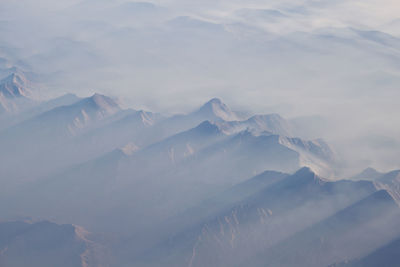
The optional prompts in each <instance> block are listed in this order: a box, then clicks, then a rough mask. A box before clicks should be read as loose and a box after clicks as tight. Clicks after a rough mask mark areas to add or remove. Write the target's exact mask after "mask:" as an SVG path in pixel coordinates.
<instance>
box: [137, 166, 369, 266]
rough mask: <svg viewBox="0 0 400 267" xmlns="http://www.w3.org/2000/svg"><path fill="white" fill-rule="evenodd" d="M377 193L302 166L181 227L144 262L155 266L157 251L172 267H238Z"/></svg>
mask: <svg viewBox="0 0 400 267" xmlns="http://www.w3.org/2000/svg"><path fill="white" fill-rule="evenodd" d="M374 192H376V189H375V187H374V186H373V184H372V183H371V182H363V181H362V182H352V181H338V182H329V181H326V180H325V179H322V178H320V177H318V176H316V175H315V173H313V172H311V171H310V170H309V169H307V168H303V169H301V170H299V171H298V172H296V173H295V174H293V175H291V176H288V177H285V178H283V179H280V180H277V181H276V182H274V183H272V184H270V185H267V186H265V187H264V189H262V190H259V191H257V192H254V194H253V195H251V196H249V197H247V198H245V199H243V200H240V201H238V202H237V203H235V204H234V206H233V207H230V208H228V207H225V208H223V207H222V208H221V210H220V211H219V212H218V213H215V214H214V215H213V218H207V216H206V217H204V218H203V220H204V221H203V222H202V223H199V222H197V223H196V224H194V225H192V227H187V228H186V229H183V231H182V232H181V233H179V234H177V235H175V236H173V237H170V238H168V239H167V240H166V242H165V243H164V244H162V245H161V246H158V247H156V248H155V250H154V251H152V250H150V251H149V252H148V253H147V254H146V256H144V257H145V260H144V261H147V260H148V261H149V262H152V263H153V265H151V264H150V266H157V261H152V260H151V259H150V257H154V254H153V253H155V255H158V256H157V257H160V258H158V259H159V260H161V261H162V262H164V263H165V264H166V265H168V266H175V265H181V266H235V264H237V263H238V262H241V261H242V259H245V258H248V257H249V258H251V257H252V256H256V255H257V254H258V253H260V252H261V251H266V250H268V249H269V248H271V247H273V246H274V245H276V244H278V243H279V242H281V241H282V240H284V239H285V238H288V237H290V236H291V235H293V234H295V233H296V232H298V231H301V230H302V229H305V228H306V227H308V226H309V225H312V224H314V223H317V222H318V221H320V220H323V219H325V218H327V217H329V216H331V215H332V214H335V213H336V212H338V211H340V210H341V209H343V208H346V207H347V206H349V205H352V204H353V203H355V202H357V201H359V200H360V199H363V198H365V197H367V196H369V195H370V194H373V193H374ZM151 255H153V256H151ZM157 257H154V258H157ZM267 262H268V259H267V260H266V261H265V262H264V264H265V263H267ZM244 265H246V264H244ZM249 266H253V265H252V264H251V263H250V264H249Z"/></svg>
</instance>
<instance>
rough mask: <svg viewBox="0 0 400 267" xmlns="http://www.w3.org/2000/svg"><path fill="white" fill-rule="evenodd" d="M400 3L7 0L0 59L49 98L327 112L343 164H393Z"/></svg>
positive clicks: (292, 113) (399, 143)
mask: <svg viewBox="0 0 400 267" xmlns="http://www.w3.org/2000/svg"><path fill="white" fill-rule="evenodd" d="M399 10H400V3H399V2H398V1H394V0H384V1H376V0H363V1H343V0H334V1H332V0H329V1H328V0H325V1H308V0H297V1H257V0H254V1H245V2H244V1H237V0H235V1H232V0H231V1H227V0H226V1H208V0H205V1H187V0H185V1H182V0H163V1H153V2H151V3H150V2H148V3H144V2H129V1H123V0H121V1H110V0H109V1H107V0H101V1H99V0H84V1H79V0H74V1H71V0H69V1H50V0H40V1H38V0H20V1H14V0H3V1H1V3H0V18H1V19H0V34H1V36H2V38H1V39H0V57H2V58H5V59H6V60H7V63H5V64H4V66H2V68H3V69H4V68H7V67H11V66H17V67H19V68H21V69H23V70H25V71H27V72H33V73H36V75H37V76H35V77H36V78H37V79H38V81H39V82H41V84H42V85H43V88H44V91H45V92H47V93H48V94H49V95H59V94H61V93H63V92H66V91H70V92H75V93H78V94H81V95H86V94H89V93H92V92H94V91H99V92H102V93H106V94H109V95H113V96H119V97H122V98H123V99H125V102H126V104H127V105H129V106H133V107H137V108H143V107H144V108H148V109H152V110H156V111H165V110H174V111H176V112H179V111H186V110H187V108H188V107H190V106H192V105H194V104H200V103H202V102H204V101H205V100H206V99H209V98H211V97H214V96H219V97H221V98H223V99H225V100H226V102H228V104H231V105H232V106H236V107H238V108H242V109H249V110H252V111H253V112H259V113H264V112H280V113H282V114H283V115H286V116H289V117H297V116H315V115H318V116H323V117H324V118H328V121H329V123H328V125H329V127H324V129H323V130H324V131H320V133H321V135H323V136H324V137H325V138H327V139H328V140H329V141H331V142H333V143H334V144H336V145H337V147H338V149H339V150H340V151H343V153H344V154H345V155H346V157H347V159H348V160H352V161H354V162H360V164H361V165H375V167H378V168H379V167H380V168H395V167H400V166H399V163H397V161H396V157H397V158H399V156H400V151H399V150H400V139H399V137H398V136H400V126H399V125H400V124H399V119H398V114H400V107H399V105H398V99H400V89H399V85H400V64H399V62H400V38H399V37H400V30H399V29H400V27H399V26H400V15H399V14H400V13H399V12H398V11H399ZM385 140H386V141H385ZM378 144H381V145H378ZM388 144H390V145H388ZM354 151H357V153H356V152H354ZM360 151H361V153H359V152H360Z"/></svg>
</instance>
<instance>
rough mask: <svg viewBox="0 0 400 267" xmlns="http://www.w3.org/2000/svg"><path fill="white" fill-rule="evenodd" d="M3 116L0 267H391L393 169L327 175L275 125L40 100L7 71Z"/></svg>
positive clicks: (280, 122) (267, 118) (206, 112)
mask: <svg viewBox="0 0 400 267" xmlns="http://www.w3.org/2000/svg"><path fill="white" fill-rule="evenodd" d="M0 116H1V117H0V120H1V122H2V124H1V128H0V148H1V150H0V162H1V163H2V165H1V181H0V182H1V186H0V193H1V194H0V214H2V216H1V220H2V223H0V266H82V267H83V266H85V267H97V266H110V267H111V266H115V267H117V266H118V267H121V266H122V267H123V266H191V267H194V266H307V267H310V266H316V267H317V266H368V262H375V263H376V262H384V263H385V264H386V265H384V266H396V263H397V257H395V256H393V255H394V254H393V251H397V248H398V244H397V243H398V239H399V238H400V230H399V228H398V225H399V223H400V209H399V207H398V201H399V199H400V197H399V196H400V193H399V181H400V178H399V171H393V172H390V173H386V174H385V173H380V172H378V171H376V170H373V169H367V170H365V171H363V172H362V173H360V174H359V175H355V176H354V177H352V178H351V179H340V178H338V177H335V168H336V166H337V165H336V164H337V159H336V155H335V153H334V152H333V151H332V149H331V148H330V146H329V145H328V144H327V143H326V142H325V141H323V140H322V139H316V140H306V139H304V138H301V134H300V132H304V129H299V127H300V128H301V127H305V126H302V125H299V123H296V124H295V125H294V124H293V123H292V121H291V120H287V119H285V118H283V117H281V116H280V115H278V114H255V115H249V116H244V115H243V114H242V113H239V112H235V111H234V110H232V109H231V108H229V107H228V106H227V105H226V104H224V103H223V102H222V100H221V99H218V98H214V99H211V100H210V101H208V102H206V103H205V104H204V105H202V106H200V107H194V108H193V111H192V112H189V113H187V114H178V115H173V116H167V115H164V114H159V113H154V112H151V111H144V110H135V109H124V108H122V107H121V106H120V105H119V104H118V102H117V101H115V100H114V99H112V98H110V97H107V96H105V95H101V94H94V95H92V96H90V97H86V98H81V97H78V96H75V95H73V94H66V95H64V96H60V97H58V98H56V99H50V100H46V101H42V100H41V99H40V97H37V95H36V91H35V86H34V84H33V83H31V82H29V79H27V78H26V77H25V76H24V73H23V72H15V73H11V74H9V75H8V76H6V77H5V78H4V79H2V80H1V82H0ZM385 255H390V260H387V259H385V260H384V261H383V259H384V258H385ZM371 266H374V265H371ZM375 266H378V265H375Z"/></svg>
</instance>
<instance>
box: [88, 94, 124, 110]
mask: <svg viewBox="0 0 400 267" xmlns="http://www.w3.org/2000/svg"><path fill="white" fill-rule="evenodd" d="M87 100H88V102H90V103H91V104H93V105H94V106H95V107H96V108H98V109H100V110H109V111H116V110H120V107H119V106H118V104H117V103H116V102H115V101H114V100H112V99H111V98H110V97H108V96H105V95H102V94H98V93H95V94H94V95H93V96H91V97H89V98H88V99H87Z"/></svg>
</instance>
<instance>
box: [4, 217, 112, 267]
mask: <svg viewBox="0 0 400 267" xmlns="http://www.w3.org/2000/svg"><path fill="white" fill-rule="evenodd" d="M87 235H88V234H87V233H86V232H85V230H83V229H82V228H79V227H77V226H73V225H57V224H55V223H51V222H47V221H43V222H37V223H26V222H18V221H16V222H2V223H0V251H1V253H0V265H1V266H7V267H11V266H13V267H23V266H32V267H42V266H60V267H79V266H81V267H101V266H107V263H106V262H105V261H104V263H101V262H100V261H101V258H102V255H101V254H100V253H102V252H101V251H100V247H99V246H97V245H96V244H95V243H94V242H92V241H90V240H89V239H88V237H87ZM104 259H105V258H104ZM104 259H103V260H104Z"/></svg>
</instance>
